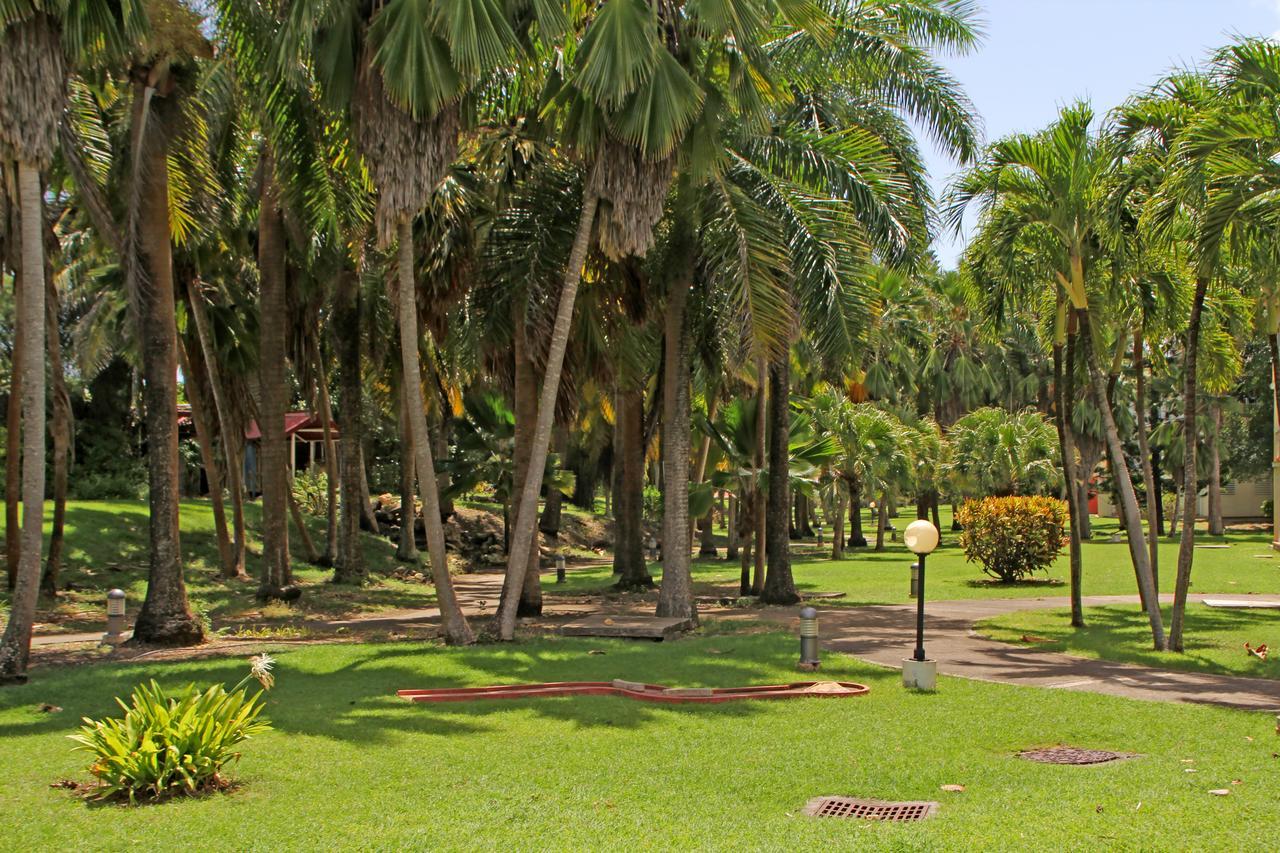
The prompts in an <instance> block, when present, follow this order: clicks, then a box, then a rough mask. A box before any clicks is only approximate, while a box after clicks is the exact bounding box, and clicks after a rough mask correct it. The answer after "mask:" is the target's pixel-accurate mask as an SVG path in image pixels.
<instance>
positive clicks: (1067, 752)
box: [1018, 746, 1134, 764]
mask: <svg viewBox="0 0 1280 853" xmlns="http://www.w3.org/2000/svg"><path fill="white" fill-rule="evenodd" d="M1018 757H1019V758H1025V759H1027V760H1028V761H1039V762H1040V763H1041V764H1105V763H1107V762H1108V761H1119V760H1121V759H1123V758H1133V757H1134V753H1132V752H1110V751H1108V750H1105V749H1077V748H1076V747H1074V746H1053V747H1049V748H1047V749H1027V750H1023V751H1022V752H1019V753H1018Z"/></svg>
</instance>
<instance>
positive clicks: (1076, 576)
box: [1053, 295, 1084, 628]
mask: <svg viewBox="0 0 1280 853" xmlns="http://www.w3.org/2000/svg"><path fill="white" fill-rule="evenodd" d="M1058 298H1059V300H1060V301H1061V299H1062V297H1061V295H1059V297H1058ZM1064 373H1065V371H1064V370H1063V365H1062V344H1061V343H1059V342H1058V341H1056V340H1055V341H1054V343H1053V394H1054V397H1055V398H1056V399H1055V400H1054V406H1053V408H1054V425H1055V426H1056V427H1057V428H1058V452H1059V453H1060V454H1061V455H1062V480H1063V484H1064V489H1063V492H1064V494H1066V496H1067V522H1068V527H1069V531H1070V545H1069V558H1070V562H1071V624H1072V626H1074V627H1077V628H1081V627H1084V601H1083V599H1082V593H1081V590H1080V582H1081V580H1082V579H1083V566H1082V563H1081V555H1080V520H1079V515H1080V504H1079V501H1078V500H1077V494H1076V485H1075V484H1076V447H1075V439H1074V437H1073V436H1072V434H1071V425H1070V421H1068V420H1067V391H1066V383H1065V382H1064V379H1065V376H1064ZM1073 390H1074V389H1073Z"/></svg>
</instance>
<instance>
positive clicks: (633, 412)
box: [613, 385, 653, 589]
mask: <svg viewBox="0 0 1280 853" xmlns="http://www.w3.org/2000/svg"><path fill="white" fill-rule="evenodd" d="M617 399H618V405H617V407H616V415H615V417H614V427H613V428H614V455H613V465H614V468H615V469H616V470H617V472H618V488H617V495H616V496H615V498H614V501H613V518H614V531H615V532H614V539H615V542H614V549H613V573H614V574H615V575H617V576H618V582H617V587H618V589H640V588H652V587H653V578H652V577H650V576H649V569H648V567H647V566H645V562H644V541H643V539H644V387H643V386H638V387H630V386H627V385H624V386H623V387H622V388H620V389H618V397H617Z"/></svg>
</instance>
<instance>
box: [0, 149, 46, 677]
mask: <svg viewBox="0 0 1280 853" xmlns="http://www.w3.org/2000/svg"><path fill="white" fill-rule="evenodd" d="M18 200H19V205H20V208H21V227H22V272H23V278H22V282H21V289H22V302H21V305H20V310H21V313H20V314H19V315H18V324H19V325H20V326H22V327H24V328H25V334H24V335H23V336H22V346H23V350H22V355H21V356H20V360H21V366H22V373H21V374H20V375H19V374H14V375H15V376H16V377H17V380H18V381H17V383H16V384H17V385H18V386H19V387H21V389H22V402H21V406H22V543H21V554H20V558H19V564H18V574H17V578H16V583H15V584H14V589H13V597H12V599H10V602H9V623H8V625H6V626H5V631H4V636H3V638H0V683H4V682H24V681H26V680H27V662H28V661H29V660H30V657H31V632H32V629H33V628H34V627H35V615H36V600H37V598H38V597H39V595H40V590H39V585H40V557H41V547H42V545H43V537H44V475H45V471H44V420H45V417H44V406H45V400H44V397H45V383H44V327H45V318H44V313H45V311H44V298H45V283H44V281H43V278H44V242H43V234H44V210H43V208H44V198H43V192H42V189H41V184H40V170H39V168H38V167H37V166H36V165H35V164H33V163H29V162H27V161H25V160H22V161H19V162H18ZM9 405H10V406H15V405H18V402H17V401H16V400H14V399H13V394H10V399H9Z"/></svg>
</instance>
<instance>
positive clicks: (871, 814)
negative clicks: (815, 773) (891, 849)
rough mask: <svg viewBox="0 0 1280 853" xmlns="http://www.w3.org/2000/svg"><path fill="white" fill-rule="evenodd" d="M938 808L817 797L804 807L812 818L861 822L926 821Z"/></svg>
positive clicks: (923, 804)
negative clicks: (848, 819) (838, 818)
mask: <svg viewBox="0 0 1280 853" xmlns="http://www.w3.org/2000/svg"><path fill="white" fill-rule="evenodd" d="M937 808H938V804H937V803H932V802H913V803H891V802H888V801H886V800H860V799H856V798H854V797H815V798H813V799H812V800H810V801H809V803H808V805H806V806H805V807H804V813H805V814H807V815H810V816H811V817H848V818H858V819H860V820H892V821H909V820H924V819H925V818H927V817H929V816H930V815H932V814H933V812H934V810H935V809H937Z"/></svg>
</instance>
